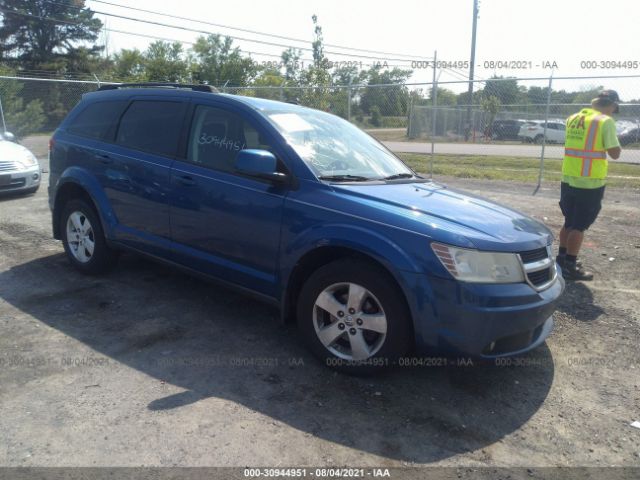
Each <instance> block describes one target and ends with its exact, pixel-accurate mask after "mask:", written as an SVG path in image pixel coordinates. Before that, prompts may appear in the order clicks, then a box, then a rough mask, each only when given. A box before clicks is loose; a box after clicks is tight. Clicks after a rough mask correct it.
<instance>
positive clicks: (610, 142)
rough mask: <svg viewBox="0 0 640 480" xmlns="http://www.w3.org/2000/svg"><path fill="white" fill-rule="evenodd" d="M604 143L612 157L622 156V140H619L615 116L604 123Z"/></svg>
mask: <svg viewBox="0 0 640 480" xmlns="http://www.w3.org/2000/svg"><path fill="white" fill-rule="evenodd" d="M602 143H603V144H604V149H605V150H606V151H607V153H608V154H609V156H610V157H611V158H612V159H614V160H617V159H618V158H620V153H622V149H621V148H620V141H619V140H618V134H617V132H616V124H615V122H614V121H613V118H608V119H606V120H605V121H604V123H603V124H602Z"/></svg>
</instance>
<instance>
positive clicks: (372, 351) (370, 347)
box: [297, 260, 413, 374]
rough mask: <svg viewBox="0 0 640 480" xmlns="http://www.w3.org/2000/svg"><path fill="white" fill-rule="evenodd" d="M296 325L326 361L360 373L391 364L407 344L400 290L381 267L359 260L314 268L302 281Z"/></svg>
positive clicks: (406, 318)
mask: <svg viewBox="0 0 640 480" xmlns="http://www.w3.org/2000/svg"><path fill="white" fill-rule="evenodd" d="M297 319H298V328H299V330H300V332H301V335H302V337H303V338H304V339H305V341H306V343H307V344H308V345H309V347H310V349H311V351H312V352H313V353H314V354H315V355H316V356H317V357H318V358H319V359H320V360H321V361H323V363H324V364H325V365H327V366H329V367H332V368H335V369H337V370H341V371H344V372H347V373H353V374H364V373H370V372H372V371H375V370H378V369H381V368H383V367H388V366H392V365H394V364H395V361H396V359H397V358H398V357H400V356H402V355H404V354H405V353H407V352H408V350H409V348H410V346H411V344H412V339H413V336H412V329H411V322H410V317H409V313H408V309H407V307H406V303H405V301H404V298H403V295H402V293H401V291H400V289H399V288H398V286H397V284H396V283H395V281H394V279H393V278H392V277H391V276H390V275H389V274H388V273H387V272H386V271H384V270H382V269H381V268H379V267H376V266H373V265H371V264H369V263H367V262H364V261H359V260H339V261H336V262H332V263H330V264H328V265H325V266H323V267H321V268H319V269H318V270H317V271H316V272H314V273H313V274H312V275H311V276H310V277H309V279H308V280H307V282H306V283H305V284H304V286H303V288H302V291H301V292H300V297H299V299H298V308H297Z"/></svg>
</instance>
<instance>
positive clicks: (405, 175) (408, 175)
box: [382, 173, 414, 180]
mask: <svg viewBox="0 0 640 480" xmlns="http://www.w3.org/2000/svg"><path fill="white" fill-rule="evenodd" d="M413 177H414V175H413V173H396V174H395V175H389V176H388V177H384V178H383V179H382V180H398V179H400V178H413Z"/></svg>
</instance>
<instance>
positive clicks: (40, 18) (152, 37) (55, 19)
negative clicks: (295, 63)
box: [0, 7, 408, 68]
mask: <svg viewBox="0 0 640 480" xmlns="http://www.w3.org/2000/svg"><path fill="white" fill-rule="evenodd" d="M0 12H3V13H9V14H13V15H19V16H22V17H28V18H36V19H38V20H43V21H48V22H55V23H64V24H67V25H80V23H77V22H71V21H68V20H62V19H57V18H50V17H42V16H40V15H34V14H28V13H23V12H16V11H11V10H7V9H3V8H1V7H0ZM102 30H104V31H106V32H113V33H120V34H124V35H133V36H136V37H143V38H149V39H153V40H163V41H166V42H178V43H185V44H188V45H195V42H191V41H188V40H179V39H177V38H170V37H161V36H157V35H147V34H144V33H137V32H129V31H126V30H119V29H115V28H107V27H104V26H103V27H102ZM240 51H241V52H243V53H248V54H251V55H259V56H266V57H272V58H282V57H281V55H276V54H273V53H266V52H255V51H251V50H240ZM300 60H301V61H304V62H309V63H312V62H313V59H311V58H301V59H300ZM362 65H365V66H373V65H374V64H369V63H362ZM387 66H388V67H398V68H408V67H407V66H406V65H387Z"/></svg>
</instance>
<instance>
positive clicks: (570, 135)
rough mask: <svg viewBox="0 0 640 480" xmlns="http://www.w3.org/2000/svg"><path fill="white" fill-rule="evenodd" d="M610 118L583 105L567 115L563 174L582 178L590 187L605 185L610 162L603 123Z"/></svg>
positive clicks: (582, 182)
mask: <svg viewBox="0 0 640 480" xmlns="http://www.w3.org/2000/svg"><path fill="white" fill-rule="evenodd" d="M608 118H609V117H608V116H607V115H604V114H602V113H600V112H598V111H597V110H593V109H592V108H583V109H582V110H581V111H579V112H578V113H575V114H573V115H571V116H570V117H569V118H567V124H566V125H567V128H566V139H565V144H564V160H563V161H562V174H563V175H565V176H569V177H579V178H581V180H580V183H581V184H582V185H585V187H587V188H588V187H590V186H592V187H599V186H601V185H604V179H605V178H606V177H607V168H608V165H609V162H608V160H607V151H606V150H605V148H604V143H603V136H602V128H601V127H602V124H603V123H604V121H605V120H607V119H608ZM587 179H590V180H592V181H590V180H587Z"/></svg>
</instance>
